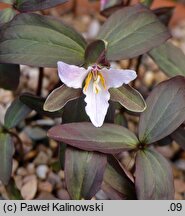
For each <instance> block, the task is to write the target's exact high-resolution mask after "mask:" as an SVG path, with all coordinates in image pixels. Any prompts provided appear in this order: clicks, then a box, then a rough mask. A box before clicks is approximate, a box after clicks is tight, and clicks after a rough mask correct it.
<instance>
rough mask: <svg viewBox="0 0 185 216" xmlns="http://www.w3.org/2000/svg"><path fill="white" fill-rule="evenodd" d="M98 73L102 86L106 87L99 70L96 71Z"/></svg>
mask: <svg viewBox="0 0 185 216" xmlns="http://www.w3.org/2000/svg"><path fill="white" fill-rule="evenodd" d="M98 75H99V76H100V81H101V84H102V86H103V88H104V89H106V85H105V79H104V77H103V75H102V74H101V73H100V72H99V73H98Z"/></svg>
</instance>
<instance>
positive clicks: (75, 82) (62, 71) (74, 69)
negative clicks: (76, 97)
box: [57, 61, 88, 88]
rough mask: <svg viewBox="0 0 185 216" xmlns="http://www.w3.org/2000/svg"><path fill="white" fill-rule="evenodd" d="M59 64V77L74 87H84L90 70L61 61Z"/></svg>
mask: <svg viewBox="0 0 185 216" xmlns="http://www.w3.org/2000/svg"><path fill="white" fill-rule="evenodd" d="M57 64H58V75H59V78H60V80H61V81H62V82H63V83H64V84H65V85H67V86H68V87H72V88H82V83H83V81H84V79H85V77H86V76H87V74H88V70H86V69H85V68H83V67H78V66H75V65H69V64H66V63H64V62H61V61H59V62H57Z"/></svg>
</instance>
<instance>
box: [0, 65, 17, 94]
mask: <svg viewBox="0 0 185 216" xmlns="http://www.w3.org/2000/svg"><path fill="white" fill-rule="evenodd" d="M19 78H20V67H19V65H11V64H0V88H4V89H7V90H16V89H17V87H18V85H19Z"/></svg>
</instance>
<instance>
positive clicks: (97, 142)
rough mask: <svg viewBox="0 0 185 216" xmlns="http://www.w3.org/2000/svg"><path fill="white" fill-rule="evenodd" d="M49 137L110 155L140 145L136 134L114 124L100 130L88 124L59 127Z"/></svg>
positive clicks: (51, 131) (105, 125)
mask: <svg viewBox="0 0 185 216" xmlns="http://www.w3.org/2000/svg"><path fill="white" fill-rule="evenodd" d="M48 136H49V137H50V138H53V139H55V140H57V141H62V142H65V143H66V144H69V145H71V146H74V147H77V148H80V149H83V150H87V151H99V152H103V153H109V154H113V153H118V152H121V151H124V150H131V149H134V148H136V146H137V144H138V139H137V137H136V136H135V134H134V133H132V132H131V131H129V130H128V129H127V128H124V127H121V126H119V125H114V124H104V125H103V126H102V127H100V128H96V127H94V126H93V125H92V124H91V123H88V122H82V123H71V124H63V125H57V126H54V127H52V128H51V129H50V130H49V131H48Z"/></svg>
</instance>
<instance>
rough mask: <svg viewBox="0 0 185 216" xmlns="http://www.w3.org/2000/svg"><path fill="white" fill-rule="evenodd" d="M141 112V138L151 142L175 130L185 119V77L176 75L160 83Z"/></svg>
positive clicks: (145, 141) (146, 142) (143, 141)
mask: <svg viewBox="0 0 185 216" xmlns="http://www.w3.org/2000/svg"><path fill="white" fill-rule="evenodd" d="M146 104H147V109H146V110H145V111H144V112H143V113H142V114H141V117H140V122H139V140H140V141H141V142H142V143H145V144H149V143H153V142H156V141H158V140H160V139H162V138H164V137H166V136H168V135H169V134H171V133H172V132H173V131H175V130H176V129H177V128H178V127H179V126H180V125H181V124H182V123H183V122H184V120H185V77H183V76H176V77H173V78H171V79H169V80H167V81H164V82H161V83H160V84H158V85H157V86H156V87H155V88H154V89H153V91H152V92H151V93H150V95H149V96H148V98H147V100H146Z"/></svg>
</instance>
